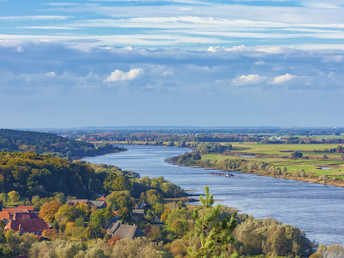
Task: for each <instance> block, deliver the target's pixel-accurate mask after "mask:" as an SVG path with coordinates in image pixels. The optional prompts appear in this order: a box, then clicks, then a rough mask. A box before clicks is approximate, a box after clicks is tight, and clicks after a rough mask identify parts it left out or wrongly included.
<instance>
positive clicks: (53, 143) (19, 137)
mask: <svg viewBox="0 0 344 258" xmlns="http://www.w3.org/2000/svg"><path fill="white" fill-rule="evenodd" d="M123 150H124V149H123V148H119V147H116V146H113V145H111V144H104V145H100V146H97V147H95V146H94V145H93V144H91V143H87V142H83V141H76V140H72V139H66V138H64V137H61V136H58V135H55V134H50V133H41V132H31V131H18V130H10V129H0V151H9V152H15V151H23V152H29V151H30V152H36V153H39V154H47V153H49V154H52V155H55V156H59V157H68V158H79V157H83V156H94V155H101V154H105V153H109V152H118V151H123Z"/></svg>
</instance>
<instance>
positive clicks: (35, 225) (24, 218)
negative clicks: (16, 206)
mask: <svg viewBox="0 0 344 258" xmlns="http://www.w3.org/2000/svg"><path fill="white" fill-rule="evenodd" d="M48 228H49V226H48V224H47V223H46V222H45V221H44V220H43V219H42V218H38V217H36V216H34V215H32V214H30V213H24V212H23V213H15V214H14V217H13V219H12V220H11V221H10V222H8V223H7V225H6V226H5V228H4V230H9V229H12V230H14V231H20V232H21V233H34V232H43V231H44V230H46V229H48Z"/></svg>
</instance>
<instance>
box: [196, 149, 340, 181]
mask: <svg viewBox="0 0 344 258" xmlns="http://www.w3.org/2000/svg"><path fill="white" fill-rule="evenodd" d="M223 144H226V143H223ZM232 145H233V148H234V150H233V152H231V153H229V154H228V155H223V154H208V155H205V156H202V159H209V160H211V161H215V160H217V161H221V160H225V159H238V158H241V159H246V160H260V161H264V162H266V163H269V164H272V165H274V166H275V167H277V168H283V167H285V168H286V169H287V171H288V172H293V171H300V170H304V171H305V173H306V174H308V175H312V176H320V175H327V176H329V177H333V176H336V177H337V178H344V160H342V154H341V153H317V152H314V150H317V151H320V150H321V151H324V150H325V149H333V148H336V147H337V146H338V144H256V143H232ZM293 151H300V152H302V153H303V158H298V159H293V158H291V153H292V152H293ZM242 155H244V156H245V157H242ZM324 155H326V156H327V158H324ZM248 156H254V157H248ZM322 167H327V168H332V169H319V168H322Z"/></svg>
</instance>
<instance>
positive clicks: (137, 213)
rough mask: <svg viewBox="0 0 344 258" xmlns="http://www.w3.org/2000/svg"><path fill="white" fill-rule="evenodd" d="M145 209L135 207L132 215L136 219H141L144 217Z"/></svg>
mask: <svg viewBox="0 0 344 258" xmlns="http://www.w3.org/2000/svg"><path fill="white" fill-rule="evenodd" d="M144 215H145V210H144V209H133V210H132V211H131V217H132V219H133V220H135V221H139V220H141V219H143V218H144Z"/></svg>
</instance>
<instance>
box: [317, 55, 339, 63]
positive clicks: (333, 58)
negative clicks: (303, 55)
mask: <svg viewBox="0 0 344 258" xmlns="http://www.w3.org/2000/svg"><path fill="white" fill-rule="evenodd" d="M343 59H344V57H343V56H342V55H335V56H325V57H324V58H323V60H322V61H323V62H324V63H340V62H342V61H343Z"/></svg>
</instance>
